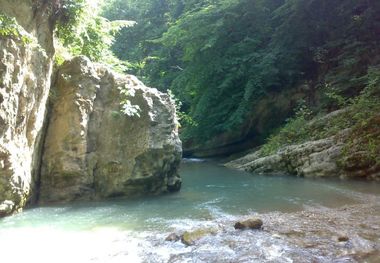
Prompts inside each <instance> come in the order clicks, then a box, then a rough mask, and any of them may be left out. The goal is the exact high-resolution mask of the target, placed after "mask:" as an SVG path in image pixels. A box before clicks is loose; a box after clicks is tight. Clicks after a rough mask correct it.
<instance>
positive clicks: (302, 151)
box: [225, 129, 380, 180]
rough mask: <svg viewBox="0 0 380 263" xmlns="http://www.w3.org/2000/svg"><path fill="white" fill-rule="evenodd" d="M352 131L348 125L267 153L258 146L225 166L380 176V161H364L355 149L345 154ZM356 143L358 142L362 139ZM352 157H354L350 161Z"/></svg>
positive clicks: (259, 170)
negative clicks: (314, 138) (339, 130)
mask: <svg viewBox="0 0 380 263" xmlns="http://www.w3.org/2000/svg"><path fill="white" fill-rule="evenodd" d="M349 132H350V131H349V129H347V130H343V131H341V132H340V133H339V134H337V135H335V136H332V137H329V138H325V139H321V140H316V141H308V142H305V143H303V144H299V145H290V146H287V147H284V148H282V149H280V150H279V151H278V152H276V153H275V154H272V155H269V156H264V157H262V154H261V152H260V150H258V151H256V152H253V153H251V154H248V155H246V156H244V157H242V158H240V159H237V160H233V161H231V162H228V163H226V164H225V166H227V167H230V168H235V169H239V170H243V171H247V172H252V173H259V174H265V173H279V172H280V173H282V172H286V173H290V174H295V175H297V176H303V177H340V178H366V179H374V180H379V179H380V167H379V165H378V164H376V163H365V162H364V161H363V160H365V158H364V157H362V156H361V155H363V153H362V152H360V151H353V153H351V154H350V155H349V156H347V157H344V158H343V151H344V147H345V144H346V143H347V137H348V133H349ZM356 143H357V144H358V143H360V141H357V142H356ZM352 148H355V144H353V145H352ZM358 156H359V157H358ZM355 157H356V159H355ZM344 159H347V160H344ZM351 159H353V160H352V161H350V160H351ZM342 160H343V162H342ZM360 160H361V161H360Z"/></svg>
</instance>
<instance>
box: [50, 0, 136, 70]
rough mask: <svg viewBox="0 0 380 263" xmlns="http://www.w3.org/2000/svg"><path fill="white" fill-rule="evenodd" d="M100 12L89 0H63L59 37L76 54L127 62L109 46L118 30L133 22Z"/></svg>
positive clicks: (115, 61) (93, 58) (107, 60)
mask: <svg viewBox="0 0 380 263" xmlns="http://www.w3.org/2000/svg"><path fill="white" fill-rule="evenodd" d="M98 12H99V10H98V8H97V7H94V6H90V5H89V1H88V0H65V1H63V4H62V8H61V11H60V16H59V19H58V21H57V26H56V27H57V30H56V34H57V37H58V39H59V40H60V41H61V42H62V44H63V46H65V47H67V48H68V49H69V51H70V52H71V53H72V54H73V55H85V56H87V57H89V58H90V59H91V60H93V61H103V62H106V63H110V64H111V65H113V64H115V65H117V66H118V67H122V66H125V63H124V65H123V63H121V62H120V61H119V60H117V59H116V57H114V56H113V54H112V52H111V51H110V47H111V45H112V43H113V41H114V37H115V35H116V33H117V32H118V31H119V30H120V29H122V28H124V27H129V26H132V25H133V24H134V22H132V21H121V20H119V21H113V22H110V21H108V20H107V19H105V18H104V17H101V16H99V15H98ZM121 69H125V68H121Z"/></svg>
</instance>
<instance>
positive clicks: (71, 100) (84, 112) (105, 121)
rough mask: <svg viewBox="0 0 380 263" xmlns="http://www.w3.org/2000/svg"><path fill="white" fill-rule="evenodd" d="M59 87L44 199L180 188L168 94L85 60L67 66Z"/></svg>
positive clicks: (52, 115) (43, 185) (174, 123)
mask: <svg viewBox="0 0 380 263" xmlns="http://www.w3.org/2000/svg"><path fill="white" fill-rule="evenodd" d="M121 90H123V91H122V92H121ZM53 91H54V93H53V94H54V95H53V96H54V97H53V101H52V107H51V113H50V116H49V126H48V130H47V135H46V140H45V146H44V154H43V159H42V171H41V190H40V201H41V202H52V201H70V200H77V199H92V198H104V197H115V196H133V195H142V194H146V193H161V192H166V191H178V190H179V188H180V186H181V179H180V177H179V175H178V172H177V169H178V166H179V163H180V160H181V153H182V148H181V141H180V140H179V137H178V132H177V126H178V123H177V118H176V113H175V105H174V102H173V101H172V100H171V98H170V97H169V95H167V94H164V93H161V92H159V91H157V90H156V89H152V88H148V87H146V86H144V85H143V84H142V83H141V82H140V81H139V80H138V79H137V78H136V77H134V76H129V75H127V76H125V75H119V74H116V73H114V72H112V71H111V70H109V69H108V68H106V67H104V66H102V65H99V64H94V63H91V62H90V61H89V60H88V59H87V58H85V57H77V58H74V59H72V60H71V61H68V62H66V63H64V64H63V65H62V66H61V68H60V69H59V70H58V73H57V77H56V83H55V85H54V89H53ZM126 100H128V101H129V102H126ZM121 103H122V104H124V105H127V107H129V110H131V111H132V113H134V114H131V112H130V113H129V115H132V116H128V115H127V114H124V113H123V112H122V105H120V104H121ZM127 110H128V109H127Z"/></svg>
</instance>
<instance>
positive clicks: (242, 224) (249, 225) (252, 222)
mask: <svg viewBox="0 0 380 263" xmlns="http://www.w3.org/2000/svg"><path fill="white" fill-rule="evenodd" d="M262 226H263V221H262V220H261V219H259V218H251V219H247V220H244V221H238V222H236V223H235V225H234V228H235V229H261V228H262Z"/></svg>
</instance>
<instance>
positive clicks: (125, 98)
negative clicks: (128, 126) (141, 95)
mask: <svg viewBox="0 0 380 263" xmlns="http://www.w3.org/2000/svg"><path fill="white" fill-rule="evenodd" d="M119 91H120V95H121V101H120V105H121V112H122V113H123V114H125V115H127V116H129V117H134V116H136V117H140V112H141V109H140V107H139V105H133V104H132V103H131V101H130V100H129V98H130V97H134V96H135V93H134V90H131V89H128V86H127V85H125V86H124V87H119Z"/></svg>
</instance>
